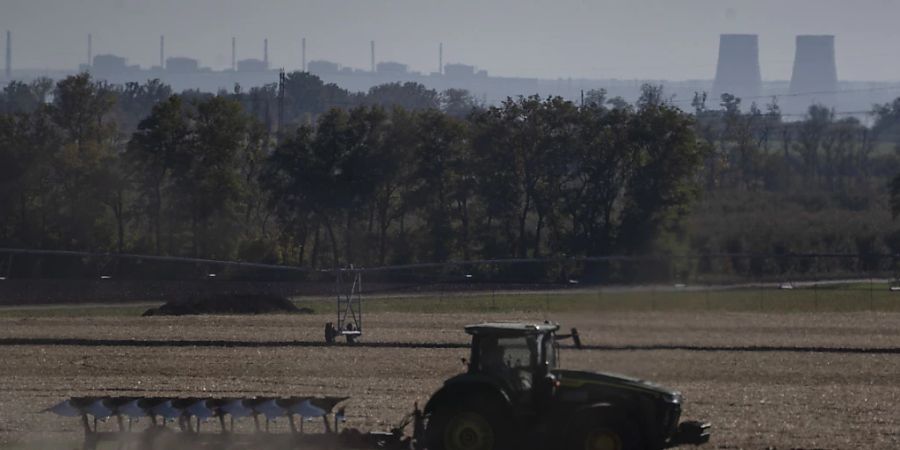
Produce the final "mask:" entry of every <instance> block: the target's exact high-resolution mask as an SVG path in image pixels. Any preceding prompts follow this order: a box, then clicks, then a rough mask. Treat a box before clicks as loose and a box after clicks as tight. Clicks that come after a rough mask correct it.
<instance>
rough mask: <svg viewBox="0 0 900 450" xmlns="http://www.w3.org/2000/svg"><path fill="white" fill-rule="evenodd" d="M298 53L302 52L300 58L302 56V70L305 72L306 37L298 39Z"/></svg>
mask: <svg viewBox="0 0 900 450" xmlns="http://www.w3.org/2000/svg"><path fill="white" fill-rule="evenodd" d="M300 53H302V58H303V66H302V69H303V71H304V72H306V38H303V39H302V40H301V41H300Z"/></svg>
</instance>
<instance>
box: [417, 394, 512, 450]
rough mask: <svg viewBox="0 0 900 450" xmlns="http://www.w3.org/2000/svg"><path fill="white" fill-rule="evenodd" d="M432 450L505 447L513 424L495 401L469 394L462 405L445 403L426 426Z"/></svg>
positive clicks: (476, 449) (500, 448)
mask: <svg viewBox="0 0 900 450" xmlns="http://www.w3.org/2000/svg"><path fill="white" fill-rule="evenodd" d="M425 441H426V444H427V445H426V448H428V450H505V449H508V448H510V445H509V442H510V426H509V422H508V419H507V416H506V414H504V411H503V408H502V407H500V406H499V405H497V404H496V403H495V402H491V401H489V400H485V399H481V398H478V397H474V396H471V397H466V398H464V399H462V401H461V402H460V403H459V404H458V405H446V404H445V405H441V406H439V407H438V409H437V411H435V412H434V413H432V415H431V417H430V418H429V419H428V425H427V427H426V429H425Z"/></svg>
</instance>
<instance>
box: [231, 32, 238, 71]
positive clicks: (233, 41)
mask: <svg viewBox="0 0 900 450" xmlns="http://www.w3.org/2000/svg"><path fill="white" fill-rule="evenodd" d="M231 70H235V71H236V70H237V38H235V37H234V36H232V37H231Z"/></svg>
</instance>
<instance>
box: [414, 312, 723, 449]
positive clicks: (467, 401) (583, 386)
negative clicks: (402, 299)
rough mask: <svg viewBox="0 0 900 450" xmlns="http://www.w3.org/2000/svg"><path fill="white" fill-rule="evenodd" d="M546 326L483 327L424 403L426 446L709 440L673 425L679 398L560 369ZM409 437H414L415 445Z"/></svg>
mask: <svg viewBox="0 0 900 450" xmlns="http://www.w3.org/2000/svg"><path fill="white" fill-rule="evenodd" d="M557 331H559V326H558V325H555V324H550V323H542V324H529V323H485V324H481V325H471V326H467V327H466V332H467V333H469V334H470V335H472V348H471V357H470V358H469V359H468V360H467V361H465V363H466V364H467V366H468V370H467V371H466V372H465V373H463V374H460V375H457V376H455V377H452V378H450V379H448V380H447V381H445V382H444V385H443V387H441V389H439V390H438V391H437V392H436V393H435V394H434V395H432V397H431V399H430V400H429V401H428V403H427V404H426V406H425V408H424V410H423V413H424V416H425V419H426V421H425V429H424V433H423V434H424V436H421V438H422V440H423V441H424V442H421V441H420V442H419V443H418V444H419V445H417V447H419V448H421V447H423V445H422V444H423V443H424V447H425V448H427V449H428V450H492V449H494V450H506V449H528V448H532V449H572V450H574V449H578V450H607V449H608V450H657V449H663V448H669V447H675V446H679V445H691V444H693V445H700V444H703V443H706V442H708V441H709V424H706V423H701V422H683V423H681V424H679V423H678V420H679V417H680V415H681V401H682V398H681V395H680V394H679V393H678V392H675V391H671V390H668V389H665V388H662V387H660V386H657V385H654V384H651V383H648V382H645V381H641V380H637V379H632V378H626V377H622V376H617V375H610V374H604V373H591V372H579V371H572V370H561V369H560V368H559V367H558V366H559V353H558V352H559V346H558V344H557V341H558V340H560V339H566V338H572V339H574V341H575V344H576V346H577V347H580V346H581V344H580V340H579V338H578V333H577V331H576V330H574V329H573V330H572V334H570V335H560V334H557ZM417 440H418V439H417Z"/></svg>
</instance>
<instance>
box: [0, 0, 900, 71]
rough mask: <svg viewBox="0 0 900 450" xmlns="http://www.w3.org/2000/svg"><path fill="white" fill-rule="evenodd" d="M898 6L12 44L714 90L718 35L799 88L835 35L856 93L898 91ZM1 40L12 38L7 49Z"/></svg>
mask: <svg viewBox="0 0 900 450" xmlns="http://www.w3.org/2000/svg"><path fill="white" fill-rule="evenodd" d="M898 22H900V1H895V0H0V30H6V29H8V30H10V31H12V32H13V43H14V65H15V67H18V68H23V67H27V68H39V67H40V68H73V67H76V66H77V65H78V64H80V63H83V62H85V60H86V59H87V34H88V33H93V35H94V54H101V53H115V54H119V55H122V56H126V57H128V58H129V61H130V62H131V63H133V64H140V65H142V66H150V65H152V64H156V63H157V62H158V59H159V56H158V54H159V50H158V45H159V44H158V42H159V35H160V34H165V35H166V53H167V56H191V57H196V58H199V59H200V61H201V64H202V65H204V66H209V67H213V68H225V67H227V66H230V59H231V56H230V55H231V36H236V37H237V39H238V58H240V59H243V58H249V57H256V58H261V57H262V41H263V38H264V37H268V38H269V54H270V60H271V62H272V64H273V66H276V67H280V66H283V67H285V68H287V69H295V68H297V67H299V66H300V38H301V37H306V38H307V55H308V59H309V60H313V59H329V60H333V61H336V62H339V63H341V64H342V65H345V66H351V67H358V68H368V67H369V41H370V40H373V39H374V40H375V41H376V42H377V44H376V45H377V59H378V60H379V61H387V60H396V61H400V62H404V63H407V64H409V65H410V66H411V68H412V69H413V70H419V71H423V72H431V71H434V70H436V69H437V65H438V57H437V53H438V51H437V49H438V43H439V42H443V43H444V62H445V63H446V62H465V63H469V64H474V65H476V66H478V67H480V68H483V69H486V70H488V71H489V72H490V73H492V74H496V75H516V76H530V77H543V78H556V77H564V78H565V77H588V78H613V77H615V78H654V79H672V80H680V79H696V78H704V79H709V78H712V77H713V75H714V73H715V64H716V57H717V51H718V50H717V49H718V35H719V34H720V33H757V34H759V35H760V53H761V54H760V59H761V64H762V70H763V77H764V78H766V79H770V80H771V79H787V78H789V77H790V72H791V62H792V59H793V52H794V36H795V35H797V34H835V35H837V54H838V71H839V75H840V78H841V79H846V80H900V26H898ZM0 39H2V37H0Z"/></svg>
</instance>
